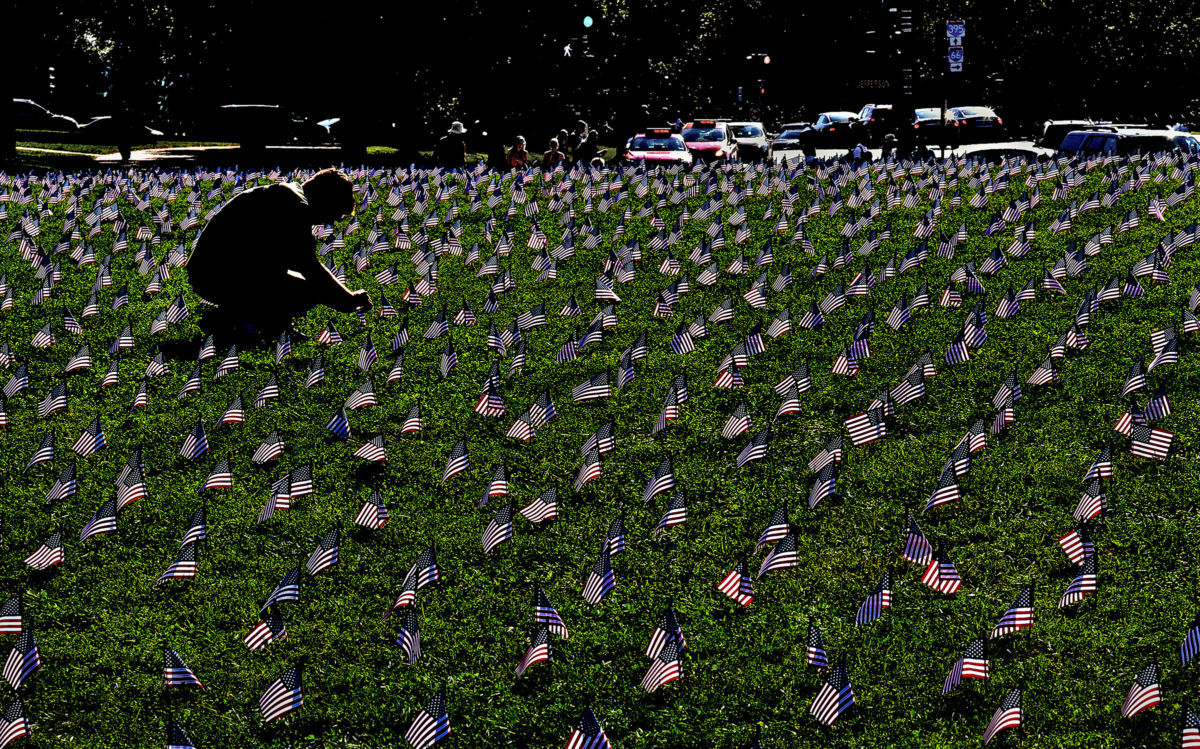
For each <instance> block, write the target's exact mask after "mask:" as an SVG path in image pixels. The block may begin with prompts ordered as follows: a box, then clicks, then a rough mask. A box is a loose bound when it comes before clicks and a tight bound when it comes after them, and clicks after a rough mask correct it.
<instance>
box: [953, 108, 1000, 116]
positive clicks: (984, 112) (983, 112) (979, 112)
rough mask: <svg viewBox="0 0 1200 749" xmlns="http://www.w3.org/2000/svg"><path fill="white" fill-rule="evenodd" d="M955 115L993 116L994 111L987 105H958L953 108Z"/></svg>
mask: <svg viewBox="0 0 1200 749" xmlns="http://www.w3.org/2000/svg"><path fill="white" fill-rule="evenodd" d="M953 111H954V116H955V117H995V116H996V113H995V112H993V111H992V110H990V109H988V108H987V107H958V108H956V109H954V110H953Z"/></svg>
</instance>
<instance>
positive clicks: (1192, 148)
mask: <svg viewBox="0 0 1200 749" xmlns="http://www.w3.org/2000/svg"><path fill="white" fill-rule="evenodd" d="M1058 148H1059V150H1060V151H1065V152H1068V153H1080V154H1086V155H1089V156H1091V155H1096V154H1113V155H1122V156H1124V155H1128V154H1131V153H1135V152H1140V153H1157V152H1158V151H1171V150H1175V149H1178V150H1181V151H1185V152H1187V153H1200V140H1197V139H1196V136H1194V135H1192V134H1190V133H1181V132H1179V131H1178V130H1150V129H1145V128H1119V129H1117V130H1074V131H1072V132H1069V133H1067V134H1066V135H1065V136H1064V137H1063V140H1062V143H1061V144H1059V147H1058Z"/></svg>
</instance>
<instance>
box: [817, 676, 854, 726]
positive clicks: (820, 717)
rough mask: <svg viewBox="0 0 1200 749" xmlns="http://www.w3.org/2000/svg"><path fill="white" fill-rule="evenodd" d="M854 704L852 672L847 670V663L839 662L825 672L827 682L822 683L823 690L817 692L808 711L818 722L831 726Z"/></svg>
mask: <svg viewBox="0 0 1200 749" xmlns="http://www.w3.org/2000/svg"><path fill="white" fill-rule="evenodd" d="M854 704H855V699H854V688H853V687H852V686H851V685H850V673H849V672H848V671H847V670H846V664H845V663H839V664H838V665H836V666H834V667H833V668H832V669H830V670H829V671H828V672H827V673H826V674H825V683H824V684H822V685H821V690H820V691H819V692H817V696H816V698H815V699H814V700H813V703H812V706H811V707H809V709H808V711H809V712H810V713H812V715H813V717H815V718H816V719H817V721H818V722H820V723H822V724H824V725H827V726H829V725H833V723H834V721H836V720H837V719H838V717H840V716H841V714H842V713H844V712H845V711H846V710H848V709H850V706H851V705H854Z"/></svg>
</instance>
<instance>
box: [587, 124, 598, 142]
mask: <svg viewBox="0 0 1200 749" xmlns="http://www.w3.org/2000/svg"><path fill="white" fill-rule="evenodd" d="M584 127H585V128H586V127H587V125H584ZM599 140H600V133H598V132H596V131H595V130H593V131H591V132H590V133H588V134H587V142H588V143H596V142H597V141H599Z"/></svg>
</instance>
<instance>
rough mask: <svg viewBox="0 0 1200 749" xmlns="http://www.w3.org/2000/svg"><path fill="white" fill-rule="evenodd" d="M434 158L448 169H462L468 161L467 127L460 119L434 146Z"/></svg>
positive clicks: (452, 124) (451, 124)
mask: <svg viewBox="0 0 1200 749" xmlns="http://www.w3.org/2000/svg"><path fill="white" fill-rule="evenodd" d="M433 160H434V161H436V162H437V164H438V166H444V167H446V168H447V169H461V168H463V166H464V165H465V164H466V163H467V129H466V128H465V127H463V124H462V123H461V122H459V121H458V120H455V121H454V122H451V123H450V129H449V130H447V131H446V134H445V135H443V136H442V137H441V139H440V140H439V141H438V142H437V145H435V146H434V147H433Z"/></svg>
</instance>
